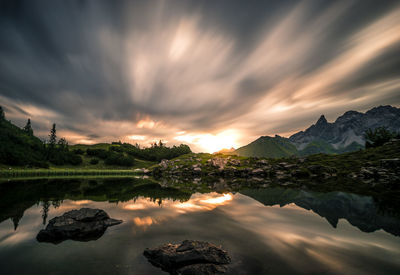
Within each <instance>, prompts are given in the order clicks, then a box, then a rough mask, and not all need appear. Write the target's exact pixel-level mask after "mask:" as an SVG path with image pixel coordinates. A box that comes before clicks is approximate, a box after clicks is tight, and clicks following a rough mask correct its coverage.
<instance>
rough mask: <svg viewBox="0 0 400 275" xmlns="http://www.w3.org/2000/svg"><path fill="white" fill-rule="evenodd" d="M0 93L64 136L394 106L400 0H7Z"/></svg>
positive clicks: (206, 140)
mask: <svg viewBox="0 0 400 275" xmlns="http://www.w3.org/2000/svg"><path fill="white" fill-rule="evenodd" d="M0 14H1V16H0V105H1V106H2V107H3V108H4V109H5V112H6V116H7V119H9V120H11V121H12V122H14V123H15V124H17V125H19V126H24V124H25V123H26V120H27V119H28V118H30V119H31V120H32V124H33V128H34V131H35V135H37V136H39V137H41V138H44V137H46V136H47V135H48V132H49V130H50V127H51V124H52V123H56V124H57V130H58V136H59V137H65V138H66V139H67V140H68V141H69V143H70V144H77V143H84V144H91V143H99V142H111V141H118V140H121V141H123V142H129V143H139V144H142V145H143V146H146V145H148V144H149V143H150V142H154V141H158V140H160V139H162V140H163V141H164V142H166V143H167V145H175V144H180V143H185V144H188V145H189V146H190V147H191V148H192V150H193V151H195V152H199V151H204V152H214V151H218V150H220V149H222V148H231V147H234V148H238V147H240V146H243V145H246V144H248V143H249V142H251V141H253V140H255V139H256V138H258V137H259V136H265V135H271V136H273V135H276V134H277V135H281V136H286V137H288V136H290V135H291V134H293V133H295V132H298V131H300V130H304V129H306V128H307V127H309V126H310V125H312V124H314V123H315V122H316V121H317V120H318V118H319V117H320V116H321V115H322V114H324V115H325V117H326V119H327V120H328V121H329V122H333V121H334V120H336V118H337V117H339V116H340V115H342V114H343V113H344V112H346V111H349V110H354V111H359V112H366V111H367V110H369V109H371V108H373V107H377V106H380V105H392V106H394V107H400V77H399V75H400V4H399V3H398V1H379V2H377V1H324V2H321V1H259V2H243V1H185V2H183V1H41V2H35V1H2V2H1V3H0Z"/></svg>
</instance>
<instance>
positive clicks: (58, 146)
mask: <svg viewBox="0 0 400 275" xmlns="http://www.w3.org/2000/svg"><path fill="white" fill-rule="evenodd" d="M85 153H86V155H87V156H88V157H91V160H90V164H92V165H95V164H98V163H99V161H100V160H102V161H104V164H106V165H118V166H125V167H130V166H133V165H134V164H135V158H139V159H144V160H149V161H161V160H162V159H172V158H175V157H177V156H180V155H183V154H187V153H191V150H190V148H189V146H187V145H183V144H181V145H179V146H173V147H167V146H165V144H164V143H162V142H161V141H160V142H158V143H153V144H152V145H151V146H150V147H148V148H141V147H140V145H138V144H136V145H132V144H129V143H121V142H120V141H119V142H112V144H111V146H110V147H109V148H108V150H105V149H91V148H88V149H87V150H86V151H83V150H81V149H75V150H71V149H70V146H69V144H68V141H67V140H66V139H65V138H63V137H62V138H60V139H58V137H57V129H56V124H55V123H53V125H52V127H51V129H50V133H49V135H48V139H47V140H44V141H42V140H40V139H39V138H37V137H35V136H34V131H33V128H32V122H31V119H30V118H29V119H28V120H27V123H26V125H25V126H24V127H23V128H22V129H21V128H19V127H17V126H15V125H14V124H12V123H11V122H10V121H7V120H6V118H5V114H4V110H3V108H2V107H1V106H0V163H3V164H7V165H15V166H23V165H25V166H34V167H43V168H46V167H49V163H52V164H55V165H80V164H81V163H82V162H83V159H82V155H83V154H85Z"/></svg>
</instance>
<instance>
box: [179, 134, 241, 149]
mask: <svg viewBox="0 0 400 275" xmlns="http://www.w3.org/2000/svg"><path fill="white" fill-rule="evenodd" d="M174 139H175V140H178V141H181V142H187V143H189V144H194V145H197V146H199V147H201V148H202V149H203V150H204V151H205V152H208V153H214V152H217V151H220V150H222V149H229V148H232V147H233V148H237V146H238V144H237V141H236V140H237V139H238V134H237V132H236V131H233V130H227V131H223V132H220V133H218V134H216V135H213V134H183V135H179V136H176V137H175V138H174Z"/></svg>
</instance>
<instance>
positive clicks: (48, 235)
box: [36, 208, 122, 244]
mask: <svg viewBox="0 0 400 275" xmlns="http://www.w3.org/2000/svg"><path fill="white" fill-rule="evenodd" d="M120 223H122V221H121V220H115V219H111V218H110V217H109V216H108V214H107V213H106V212H104V211H103V210H101V209H92V208H81V209H79V210H72V211H69V212H66V213H64V214H63V215H62V216H59V217H55V218H53V219H51V220H50V221H49V224H48V225H47V226H46V229H42V230H40V232H39V234H38V235H37V236H36V239H37V240H38V241H39V242H50V243H55V244H57V243H60V242H62V241H65V240H68V239H70V240H75V241H91V240H97V239H98V238H100V237H101V236H103V234H104V232H105V231H106V229H107V227H109V226H113V225H116V224H120Z"/></svg>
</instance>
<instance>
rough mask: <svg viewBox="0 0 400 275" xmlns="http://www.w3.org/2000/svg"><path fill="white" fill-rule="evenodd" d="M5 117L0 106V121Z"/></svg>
mask: <svg viewBox="0 0 400 275" xmlns="http://www.w3.org/2000/svg"><path fill="white" fill-rule="evenodd" d="M5 119H6V116H5V115H4V110H3V107H1V106H0V120H5Z"/></svg>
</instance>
